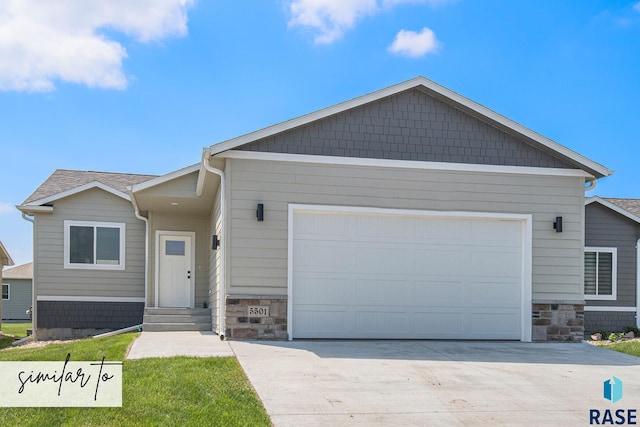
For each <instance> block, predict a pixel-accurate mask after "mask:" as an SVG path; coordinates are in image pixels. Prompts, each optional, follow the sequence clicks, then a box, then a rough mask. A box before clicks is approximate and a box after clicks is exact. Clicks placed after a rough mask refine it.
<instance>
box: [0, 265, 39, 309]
mask: <svg viewBox="0 0 640 427" xmlns="http://www.w3.org/2000/svg"><path fill="white" fill-rule="evenodd" d="M32 284H33V263H32V262H29V263H26V264H22V265H18V266H16V267H13V268H9V269H6V270H4V271H3V272H2V320H27V321H28V320H30V319H31V316H30V315H29V313H28V312H27V311H28V310H29V307H31V305H32V300H33V298H32V296H33V292H32V289H31V286H32Z"/></svg>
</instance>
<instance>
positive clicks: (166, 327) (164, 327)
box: [142, 323, 211, 332]
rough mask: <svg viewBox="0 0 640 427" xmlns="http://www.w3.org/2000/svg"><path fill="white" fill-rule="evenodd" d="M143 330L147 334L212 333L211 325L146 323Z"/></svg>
mask: <svg viewBox="0 0 640 427" xmlns="http://www.w3.org/2000/svg"><path fill="white" fill-rule="evenodd" d="M142 330H143V331H146V332H168V331H210V330H211V323H145V324H144V325H142Z"/></svg>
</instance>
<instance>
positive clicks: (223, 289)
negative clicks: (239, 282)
mask: <svg viewBox="0 0 640 427" xmlns="http://www.w3.org/2000/svg"><path fill="white" fill-rule="evenodd" d="M210 157H211V150H210V149H209V148H205V149H204V150H203V153H202V166H203V167H204V169H205V170H206V171H207V172H211V173H214V174H216V175H218V176H219V177H220V224H221V225H220V241H221V243H220V250H221V251H222V254H221V256H220V295H219V301H220V307H219V310H218V311H219V312H218V316H219V319H218V325H219V328H220V331H219V335H220V339H221V340H223V339H224V334H225V331H226V322H225V311H226V298H227V286H226V285H227V280H226V273H227V271H226V270H227V269H226V262H225V261H226V260H225V258H226V255H227V252H226V251H225V250H224V247H225V246H226V237H227V233H226V228H227V227H226V218H227V216H226V215H225V209H226V199H227V194H226V179H225V175H224V172H223V171H222V170H220V169H217V168H214V167H213V166H211V165H210V164H209V158H210Z"/></svg>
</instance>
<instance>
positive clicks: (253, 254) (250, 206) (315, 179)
mask: <svg viewBox="0 0 640 427" xmlns="http://www.w3.org/2000/svg"><path fill="white" fill-rule="evenodd" d="M226 170H227V176H228V179H229V194H228V197H229V199H230V204H231V206H230V219H229V221H230V224H229V227H230V236H229V239H230V248H229V250H230V254H231V262H230V266H229V268H230V286H229V293H230V294H231V295H234V294H235V295H251V294H259V295H286V292H287V245H288V240H287V235H288V234H287V233H288V205H289V204H290V203H301V204H320V205H345V206H363V207H380V208H398V209H419V210H435V211H471V212H498V213H522V214H532V215H533V283H532V285H533V298H534V300H536V299H538V300H547V299H548V300H571V301H576V300H579V301H581V300H582V298H583V295H582V293H583V291H582V281H583V243H584V239H583V230H584V228H583V227H584V224H583V218H584V216H583V211H584V190H583V186H584V179H583V178H580V177H559V176H534V175H518V174H494V173H471V172H443V171H428V170H408V169H392V168H377V167H349V166H337V165H336V166H333V165H316V164H304V163H288V162H271V161H255V160H238V159H233V160H231V159H229V160H228V161H227V169H226ZM257 203H264V209H265V220H264V222H257V221H256V217H255V209H256V204H257ZM557 215H562V216H563V218H564V232H563V233H556V232H555V231H554V230H553V228H552V224H553V220H554V218H555V217H556V216H557Z"/></svg>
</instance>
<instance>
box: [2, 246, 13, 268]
mask: <svg viewBox="0 0 640 427" xmlns="http://www.w3.org/2000/svg"><path fill="white" fill-rule="evenodd" d="M4 265H13V260H12V259H11V256H10V255H9V252H7V248H5V247H4V245H3V244H2V242H1V241H0V270H1V269H2V266H4Z"/></svg>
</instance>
